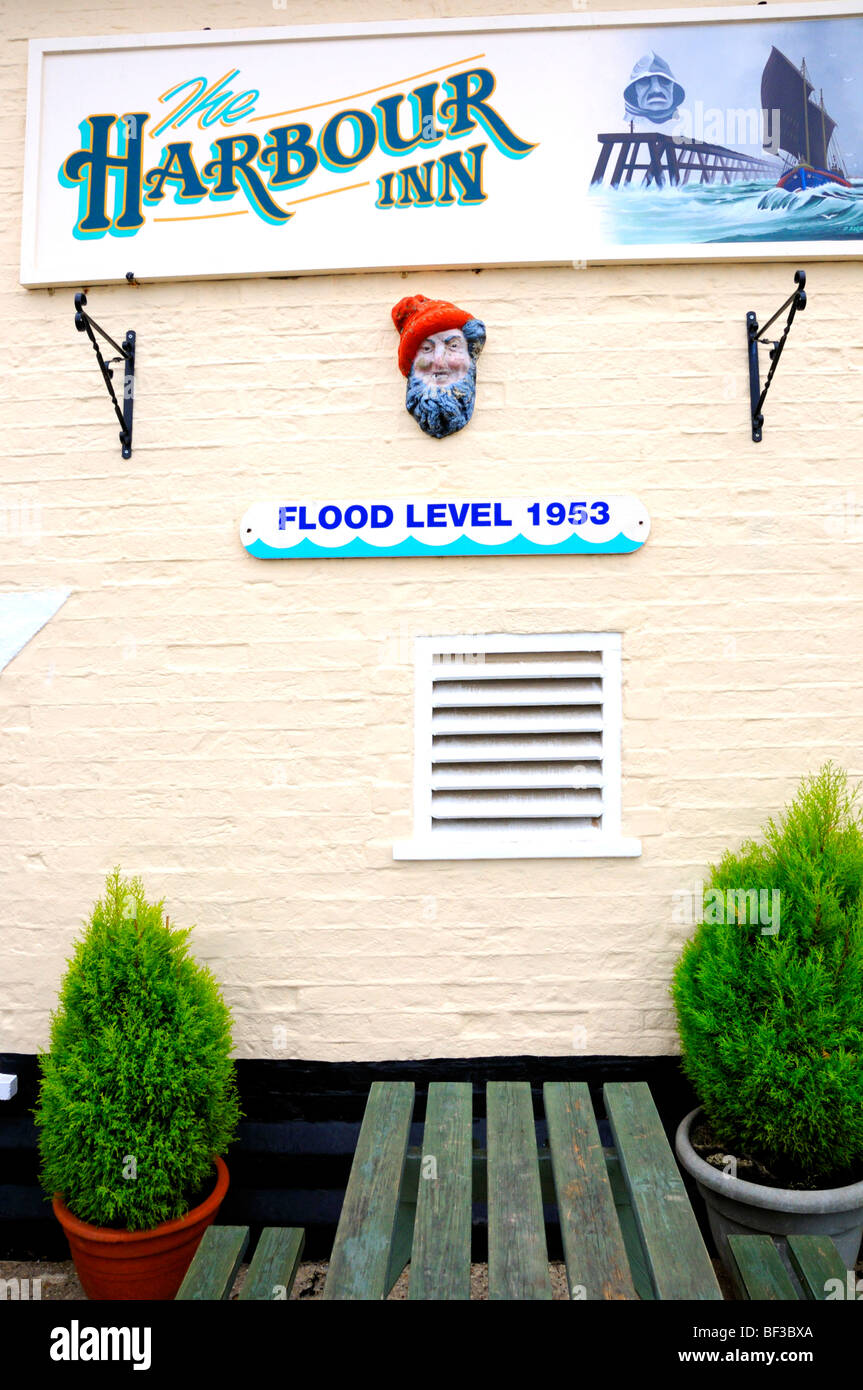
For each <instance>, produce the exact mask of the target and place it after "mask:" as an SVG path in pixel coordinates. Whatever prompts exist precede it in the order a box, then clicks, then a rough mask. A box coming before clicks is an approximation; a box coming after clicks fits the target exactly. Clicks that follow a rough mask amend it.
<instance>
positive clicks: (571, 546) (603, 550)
mask: <svg viewBox="0 0 863 1390" xmlns="http://www.w3.org/2000/svg"><path fill="white" fill-rule="evenodd" d="M643 544H644V542H643V541H640V540H631V539H630V537H629V536H625V535H624V534H623V532H622V531H621V532H619V533H618V534H617V535H616V536H614V537H612V539H611V540H607V541H599V542H594V543H593V544H591V542H590V541H585V540H583V539H582V537H581V536H579V535H571V536H569V537H568V538H567V540H565V541H560V542H559V544H557V545H537V544H536V542H535V541H531V540H528V538H527V536H523V535H518V536H513V537H512V538H511V539H510V540H508V541H506V542H505V543H504V544H503V545H482V544H481V543H480V542H479V541H474V540H471V539H470V538H469V537H468V536H458V537H457V538H456V539H455V540H454V541H452V542H451V543H450V544H449V545H437V546H435V545H426V544H425V543H424V542H423V541H420V540H415V539H414V538H413V537H412V536H409V537H408V538H407V540H404V541H402V542H401V543H400V544H399V545H390V546H386V545H380V546H379V545H369V543H368V541H364V540H363V539H362V538H361V537H360V536H355V537H354V539H353V540H352V541H349V542H348V544H347V545H340V546H326V545H316V544H315V542H314V541H311V540H309V539H308V538H307V537H306V538H305V539H304V540H301V541H300V543H299V545H293V546H287V547H285V549H279V548H278V547H277V546H272V545H268V544H267V542H266V541H262V540H260V539H258V540H255V541H252V543H251V544H250V545H247V546H246V549H247V550H248V552H249V554H250V555H254V556H255V557H256V558H257V559H259V560H285V559H288V560H314V559H325V560H333V559H348V560H350V559H357V558H367V557H371V558H375V559H376V558H380V557H382V556H395V555H410V556H417V555H628V554H630V553H631V552H632V551H634V550H640V548H641V546H642V545H643Z"/></svg>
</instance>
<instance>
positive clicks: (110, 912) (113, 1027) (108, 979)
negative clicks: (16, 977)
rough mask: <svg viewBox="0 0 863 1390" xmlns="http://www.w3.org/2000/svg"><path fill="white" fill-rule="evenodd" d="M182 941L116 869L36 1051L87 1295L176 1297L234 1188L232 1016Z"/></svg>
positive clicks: (64, 1216) (47, 1140)
mask: <svg viewBox="0 0 863 1390" xmlns="http://www.w3.org/2000/svg"><path fill="white" fill-rule="evenodd" d="M188 937H189V931H180V930H177V929H175V928H173V927H171V925H170V922H169V921H168V919H167V918H165V917H164V916H163V903H162V902H157V903H149V902H148V901H147V899H146V897H145V894H144V889H143V885H142V884H141V881H140V880H139V879H137V878H132V879H128V880H127V879H123V878H121V876H120V872H119V870H115V871H114V873H113V874H111V875H109V877H108V880H107V884H106V890H105V896H104V898H103V899H101V900H100V901H99V902H97V903H96V905H95V907H94V909H93V912H92V914H91V916H90V919H89V921H88V923H87V925H86V927H85V930H84V932H83V935H82V936H81V937H80V938H79V940H78V941H77V942H76V944H75V948H74V952H73V954H72V957H71V959H70V961H69V963H68V970H67V972H66V975H65V976H64V979H63V982H62V985H61V989H60V998H59V1007H58V1009H57V1011H56V1012H55V1013H54V1015H53V1017H52V1021H51V1040H50V1047H49V1050H48V1052H47V1053H44V1054H42V1055H41V1056H40V1067H41V1079H40V1085H39V1096H38V1103H37V1106H36V1109H35V1111H34V1114H35V1118H36V1124H37V1128H38V1134H39V1152H40V1158H41V1164H42V1169H41V1174H40V1176H41V1180H42V1183H43V1185H44V1187H45V1189H46V1191H47V1192H48V1194H49V1196H52V1198H53V1205H54V1211H55V1214H56V1215H57V1217H58V1219H59V1220H60V1222H61V1223H62V1225H63V1227H64V1230H65V1232H66V1235H67V1238H68V1240H69V1245H70V1248H71V1251H72V1256H73V1259H74V1261H75V1266H76V1269H77V1271H78V1276H79V1278H80V1280H81V1283H82V1285H83V1286H84V1290H85V1292H86V1293H87V1295H88V1297H90V1298H96V1299H135V1298H158V1299H170V1298H173V1297H174V1295H175V1294H176V1292H177V1289H178V1288H179V1286H180V1283H181V1282H182V1279H183V1276H184V1274H185V1272H186V1269H187V1268H188V1266H189V1264H190V1262H191V1260H192V1256H193V1255H194V1253H195V1250H196V1249H197V1246H198V1244H199V1242H200V1240H201V1237H202V1235H203V1233H204V1229H205V1228H206V1227H207V1226H208V1225H209V1224H210V1223H211V1222H212V1220H213V1218H214V1217H215V1215H216V1212H217V1211H218V1208H219V1205H220V1204H221V1202H222V1199H223V1198H224V1196H225V1193H226V1191H227V1188H228V1170H227V1168H226V1166H225V1164H224V1162H223V1161H222V1158H221V1155H222V1154H223V1153H224V1152H225V1150H226V1149H227V1146H228V1145H229V1144H230V1143H231V1141H232V1139H233V1138H234V1135H235V1130H236V1126H237V1121H238V1119H239V1107H238V1101H237V1095H236V1085H235V1080H234V1067H233V1062H232V1060H231V1016H230V1011H229V1010H228V1008H227V1006H226V1004H225V1002H224V1000H223V999H222V996H221V993H220V991H219V987H218V985H217V983H216V981H215V979H214V978H213V976H212V974H211V973H210V971H209V970H207V969H206V968H204V967H202V966H200V965H198V964H197V963H196V962H195V961H194V960H193V959H192V958H191V956H190V955H189V951H188V944H187V943H188Z"/></svg>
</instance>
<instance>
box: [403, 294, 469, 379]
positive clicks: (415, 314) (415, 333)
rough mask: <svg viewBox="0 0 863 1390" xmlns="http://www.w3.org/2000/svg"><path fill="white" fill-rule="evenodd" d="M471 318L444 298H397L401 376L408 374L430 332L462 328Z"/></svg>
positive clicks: (413, 296)
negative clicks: (418, 350)
mask: <svg viewBox="0 0 863 1390" xmlns="http://www.w3.org/2000/svg"><path fill="white" fill-rule="evenodd" d="M472 318H473V314H469V313H468V312H467V310H466V309H457V308H456V306H455V305H454V304H450V303H449V301H448V300H446V299H427V298H426V296H425V295H424V294H415V295H411V296H409V297H408V298H407V299H400V300H399V302H398V304H397V305H396V307H395V308H394V309H393V323H394V324H395V326H396V328H397V329H398V331H399V333H400V334H401V341H400V343H399V371H400V372H401V374H402V376H410V374H411V367H412V366H413V360H414V358H415V357H416V355H417V349H418V348H419V346H420V344H421V343H423V342H425V340H426V338H428V337H430V336H431V334H432V333H443V332H444V331H445V330H446V329H447V328H464V326H465V324H466V323H467V322H468V321H469V320H470V319H472Z"/></svg>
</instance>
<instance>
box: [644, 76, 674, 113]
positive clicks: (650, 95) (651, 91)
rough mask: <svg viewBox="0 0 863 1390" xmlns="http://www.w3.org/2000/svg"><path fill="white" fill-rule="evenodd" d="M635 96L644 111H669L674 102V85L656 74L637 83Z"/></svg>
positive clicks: (666, 78) (669, 80)
mask: <svg viewBox="0 0 863 1390" xmlns="http://www.w3.org/2000/svg"><path fill="white" fill-rule="evenodd" d="M635 94H636V97H637V99H638V105H639V106H640V107H641V109H642V111H667V110H668V109H669V107H670V106H671V105H672V104H673V101H674V83H673V82H672V81H671V79H670V78H668V77H657V75H656V74H655V73H654V75H653V76H652V77H645V78H642V80H641V81H640V82H636V84H635Z"/></svg>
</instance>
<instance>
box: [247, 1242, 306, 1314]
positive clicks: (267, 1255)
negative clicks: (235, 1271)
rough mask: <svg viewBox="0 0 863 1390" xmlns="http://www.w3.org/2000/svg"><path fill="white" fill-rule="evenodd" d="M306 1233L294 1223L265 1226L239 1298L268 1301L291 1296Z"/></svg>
mask: <svg viewBox="0 0 863 1390" xmlns="http://www.w3.org/2000/svg"><path fill="white" fill-rule="evenodd" d="M305 1243H306V1233H305V1231H303V1230H301V1229H300V1228H299V1227H296V1226H267V1227H266V1228H265V1229H264V1230H263V1231H262V1232H261V1239H260V1240H259V1241H258V1248H257V1250H256V1251H255V1253H254V1255H253V1257H252V1263H251V1264H250V1265H249V1271H248V1273H247V1275H246V1277H245V1280H244V1281H243V1287H242V1288H241V1289H240V1300H241V1301H242V1300H245V1299H254V1300H255V1301H267V1302H269V1301H271V1300H274V1299H285V1298H289V1297H290V1293H291V1289H292V1288H293V1285H294V1280H295V1278H296V1277H297V1266H298V1265H299V1263H300V1256H301V1255H302V1253H303V1246H304V1245H305Z"/></svg>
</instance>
